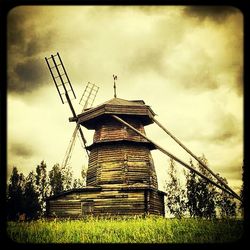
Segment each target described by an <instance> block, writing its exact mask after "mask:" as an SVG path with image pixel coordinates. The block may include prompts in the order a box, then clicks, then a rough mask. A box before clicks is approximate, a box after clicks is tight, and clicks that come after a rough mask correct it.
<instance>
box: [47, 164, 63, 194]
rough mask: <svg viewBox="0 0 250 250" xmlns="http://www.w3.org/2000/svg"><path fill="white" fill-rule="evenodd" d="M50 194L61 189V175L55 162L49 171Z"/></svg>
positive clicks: (56, 192)
mask: <svg viewBox="0 0 250 250" xmlns="http://www.w3.org/2000/svg"><path fill="white" fill-rule="evenodd" d="M49 184H50V195H55V194H58V193H60V192H62V191H63V176H62V172H61V168H60V166H59V164H55V165H54V166H53V168H52V170H51V171H49Z"/></svg>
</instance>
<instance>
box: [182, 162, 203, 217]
mask: <svg viewBox="0 0 250 250" xmlns="http://www.w3.org/2000/svg"><path fill="white" fill-rule="evenodd" d="M190 166H191V167H193V168H195V167H194V165H193V162H192V159H190ZM185 175H186V190H187V203H186V206H187V210H188V211H189V214H190V216H191V217H201V213H200V212H199V209H198V197H197V191H198V188H197V186H198V184H197V183H198V180H197V176H196V173H195V172H194V171H192V170H191V171H189V172H187V173H186V174H185Z"/></svg>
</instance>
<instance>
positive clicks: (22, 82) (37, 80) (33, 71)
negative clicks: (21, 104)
mask: <svg viewBox="0 0 250 250" xmlns="http://www.w3.org/2000/svg"><path fill="white" fill-rule="evenodd" d="M45 66H46V65H45V63H44V61H43V60H42V59H41V58H29V59H27V60H26V61H24V62H19V63H17V64H16V65H15V67H14V68H13V71H10V72H9V79H8V91H10V93H25V92H32V91H33V90H35V89H37V88H39V87H41V86H43V85H44V84H45V83H46V81H45V79H47V76H48V72H47V71H46V67H45Z"/></svg>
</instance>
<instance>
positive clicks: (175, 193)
mask: <svg viewBox="0 0 250 250" xmlns="http://www.w3.org/2000/svg"><path fill="white" fill-rule="evenodd" d="M168 175H169V181H167V182H166V184H165V191H166V193H167V197H166V205H167V207H168V209H169V212H170V214H172V215H174V216H175V217H177V218H181V217H183V215H184V213H185V211H186V197H185V190H184V189H182V187H181V185H180V181H179V179H178V178H177V172H176V164H175V162H174V160H173V159H170V164H169V171H168Z"/></svg>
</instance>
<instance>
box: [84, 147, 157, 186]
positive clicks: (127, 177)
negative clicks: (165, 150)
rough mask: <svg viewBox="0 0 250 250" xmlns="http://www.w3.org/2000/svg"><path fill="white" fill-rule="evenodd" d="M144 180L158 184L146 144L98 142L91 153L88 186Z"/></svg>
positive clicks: (131, 182) (148, 183)
mask: <svg viewBox="0 0 250 250" xmlns="http://www.w3.org/2000/svg"><path fill="white" fill-rule="evenodd" d="M112 183H113V184H117V183H125V184H134V183H144V184H147V185H149V186H152V187H154V188H157V187H158V184H157V177H156V172H155V166H154V162H153V159H152V155H151V153H150V150H149V149H148V147H147V146H145V145H135V144H129V143H119V144H118V143H115V142H114V143H113V144H100V145H96V146H95V147H94V148H93V149H92V150H91V152H90V156H89V165H88V170H87V186H99V185H103V184H112Z"/></svg>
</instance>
